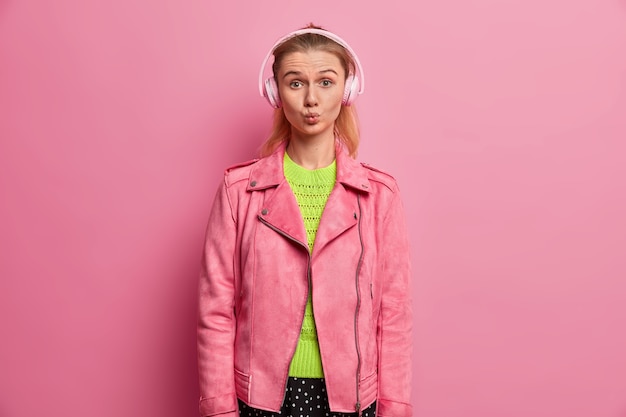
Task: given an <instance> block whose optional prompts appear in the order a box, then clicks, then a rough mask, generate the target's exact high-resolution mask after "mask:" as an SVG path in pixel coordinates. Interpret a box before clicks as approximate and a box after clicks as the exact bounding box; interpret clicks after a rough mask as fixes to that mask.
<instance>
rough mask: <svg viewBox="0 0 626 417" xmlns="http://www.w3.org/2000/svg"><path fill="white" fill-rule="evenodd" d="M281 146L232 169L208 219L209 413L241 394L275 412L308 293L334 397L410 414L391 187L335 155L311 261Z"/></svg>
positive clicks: (203, 375) (339, 407) (403, 294)
mask: <svg viewBox="0 0 626 417" xmlns="http://www.w3.org/2000/svg"><path fill="white" fill-rule="evenodd" d="M284 151H285V148H284V145H283V146H281V147H279V148H278V149H277V151H276V152H274V153H273V154H272V155H270V156H269V157H267V158H263V159H260V160H255V161H251V162H249V163H246V164H242V165H239V166H236V167H233V168H230V169H228V170H227V171H226V174H225V177H224V183H223V185H222V186H221V188H220V189H219V191H218V193H217V195H216V198H215V201H214V205H213V209H212V211H211V214H210V216H209V221H208V228H207V235H206V244H205V248H204V257H203V262H202V273H201V277H200V285H199V322H198V369H199V377H200V395H201V397H200V412H201V414H202V415H203V416H213V415H218V414H219V415H220V416H225V417H235V416H237V415H238V414H237V397H238V398H240V399H241V400H243V401H244V402H246V403H247V404H249V405H250V406H252V407H255V408H261V409H265V410H271V411H279V410H280V407H281V404H282V401H283V398H284V395H285V387H286V384H287V378H288V371H289V364H290V361H291V358H292V356H293V353H294V351H295V348H296V344H297V342H298V338H299V336H300V329H301V326H302V319H303V316H304V310H305V306H306V302H307V297H308V294H309V291H311V293H312V300H313V311H314V312H315V313H314V314H315V322H316V327H317V334H318V339H319V344H320V351H321V358H322V365H323V369H324V377H325V381H326V387H327V393H328V400H329V404H330V408H331V410H333V411H337V412H344V413H353V412H355V411H358V410H359V409H364V408H365V407H367V406H369V405H370V404H371V403H372V402H373V401H377V415H379V416H381V417H411V405H410V397H411V389H410V386H411V363H410V359H411V321H412V320H411V297H410V294H411V290H410V288H409V286H410V272H409V269H410V268H409V248H408V239H407V234H406V227H405V219H404V213H403V208H402V203H401V200H400V195H399V193H398V187H397V185H396V182H395V180H394V179H393V178H392V177H391V176H389V175H387V174H385V173H382V172H380V171H377V170H375V169H373V168H370V167H368V166H366V165H362V164H360V163H358V162H356V161H355V160H354V159H352V158H350V157H349V156H348V155H347V154H346V153H345V152H344V151H343V150H341V148H338V149H337V183H336V186H335V188H334V189H333V191H332V193H331V195H330V197H329V198H328V202H327V204H326V207H325V210H324V213H323V215H322V218H321V220H320V225H319V229H318V231H317V234H316V241H315V248H314V252H313V253H312V254H311V255H309V250H308V246H307V243H306V242H307V238H306V232H305V229H304V224H303V221H302V215H301V214H300V210H299V208H298V204H297V202H296V199H295V197H294V195H293V193H292V191H291V188H290V186H289V184H288V183H287V181H286V180H285V177H284V175H283V154H284Z"/></svg>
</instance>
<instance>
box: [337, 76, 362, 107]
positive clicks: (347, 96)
mask: <svg viewBox="0 0 626 417" xmlns="http://www.w3.org/2000/svg"><path fill="white" fill-rule="evenodd" d="M358 94H359V77H357V76H356V75H354V74H349V75H348V78H346V87H345V89H344V90H343V100H342V101H341V103H342V104H343V105H344V106H350V105H351V104H352V103H354V100H355V99H356V97H357V95H358Z"/></svg>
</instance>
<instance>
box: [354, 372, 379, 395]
mask: <svg viewBox="0 0 626 417" xmlns="http://www.w3.org/2000/svg"><path fill="white" fill-rule="evenodd" d="M359 386H360V390H361V398H362V400H363V401H368V402H369V401H372V399H373V398H376V395H377V393H378V373H377V372H376V371H374V372H372V373H371V374H369V375H368V376H366V377H365V378H361V381H360V382H359Z"/></svg>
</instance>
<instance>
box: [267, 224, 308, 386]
mask: <svg viewBox="0 0 626 417" xmlns="http://www.w3.org/2000/svg"><path fill="white" fill-rule="evenodd" d="M257 217H258V218H259V221H260V222H261V223H263V224H264V225H266V226H267V227H269V228H270V229H272V230H273V231H275V232H276V233H278V234H279V235H281V236H283V237H285V238H286V239H288V240H291V241H292V242H294V243H297V244H298V245H300V246H302V247H303V248H304V249H305V250H306V252H307V255H308V256H307V267H306V279H307V289H306V300H308V299H309V291H310V290H311V286H312V285H313V284H312V282H311V252H310V250H309V246H308V245H305V244H304V243H303V242H301V241H299V240H298V239H296V238H295V237H293V236H291V235H289V234H287V233H285V232H283V231H282V230H280V229H279V228H277V227H276V226H274V225H272V224H270V223H269V222H268V221H267V220H265V219H264V218H263V217H261V216H257ZM305 314H306V302H305V303H304V308H303V310H302V320H304V315H305ZM301 326H302V325H301ZM297 347H298V341H297V340H296V345H295V346H294V347H293V349H292V350H291V357H292V358H293V355H294V354H295V353H296V348H297ZM288 383H289V368H287V375H286V377H285V389H284V391H285V392H286V391H287V384H288Z"/></svg>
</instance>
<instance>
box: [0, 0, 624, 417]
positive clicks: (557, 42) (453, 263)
mask: <svg viewBox="0 0 626 417" xmlns="http://www.w3.org/2000/svg"><path fill="white" fill-rule="evenodd" d="M310 21H313V22H315V23H317V24H321V25H324V26H326V27H327V28H329V29H331V30H334V31H335V32H336V33H338V34H339V35H340V36H342V37H344V38H345V39H346V40H348V42H349V43H350V44H351V45H352V47H353V48H354V49H355V50H356V51H357V52H358V53H359V56H360V58H361V61H362V63H363V65H364V67H365V71H366V77H367V86H366V91H365V94H364V95H363V96H361V97H360V98H359V100H358V101H357V107H358V108H359V111H360V116H361V121H362V129H363V144H362V148H361V153H360V159H361V160H363V161H366V162H369V163H371V164H372V165H375V166H378V167H380V168H382V169H385V170H388V171H390V172H392V173H393V174H394V175H395V176H396V178H397V179H398V181H399V183H400V185H401V188H402V190H403V193H404V194H403V196H404V201H405V205H406V209H407V216H408V220H409V227H410V230H409V232H410V235H411V242H412V245H413V246H412V248H413V262H414V266H415V267H414V271H415V274H414V275H415V280H414V296H415V306H414V311H415V355H414V357H415V361H414V374H415V378H414V397H413V399H414V404H415V415H416V416H419V417H468V416H469V417H474V416H475V417H527V416H533V417H561V416H563V417H565V416H567V417H625V416H626V331H625V330H624V329H625V328H626V214H625V213H626V163H625V162H624V159H625V152H626V145H625V144H624V143H625V139H626V1H624V0H567V1H566V0H524V1H522V0H506V1H504V0H473V1H467V0H436V1H434V0H433V1H417V2H413V1H402V2H400V1H383V2H363V1H343V0H342V1H339V0H318V1H315V2H302V1H295V0H281V1H256V2H252V1H249V2H241V1H230V2H227V1H213V0H206V1H185V2H179V1H156V2H155V1H145V0H124V1H121V0H112V1H108V2H90V1H80V0H73V1H72V0H56V1H45V0H31V1H18V0H0V138H1V141H0V146H1V148H0V187H1V193H2V194H1V202H0V233H1V235H0V236H1V247H0V259H1V263H0V335H1V336H0V337H1V342H0V416H2V417H26V416H33V415H45V416H51V417H57V416H58V417H75V416H76V417H78V416H90V417H104V416H106V417H111V416H113V417H127V416H128V417H130V416H133V417H136V416H151V417H181V416H188V417H192V416H196V415H197V411H196V410H197V396H198V392H197V387H196V378H197V375H196V370H195V308H196V307H195V296H196V279H197V274H198V268H199V261H200V251H201V246H202V238H203V234H204V226H205V222H206V219H207V215H208V210H209V207H210V204H211V201H212V198H213V194H214V191H215V188H216V186H217V184H218V182H219V180H220V176H221V172H222V170H223V169H224V168H225V167H226V166H228V165H230V164H232V163H235V162H237V161H241V160H245V159H249V158H251V157H253V156H255V154H256V150H257V148H258V146H259V145H260V143H261V142H262V140H263V138H264V137H265V136H266V134H267V132H268V129H269V122H270V114H271V109H270V107H269V106H268V105H267V104H266V103H265V102H264V101H263V100H262V99H261V98H260V97H259V96H258V95H257V90H256V89H257V84H256V82H257V72H258V66H259V65H260V62H261V60H262V59H263V57H264V55H265V53H266V52H267V49H268V48H269V47H270V46H271V44H272V43H273V42H274V40H275V39H277V38H278V37H280V36H281V35H283V34H284V33H286V32H288V31H291V30H293V29H296V28H299V27H301V26H303V25H305V24H306V23H308V22H310Z"/></svg>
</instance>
